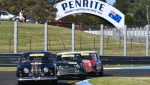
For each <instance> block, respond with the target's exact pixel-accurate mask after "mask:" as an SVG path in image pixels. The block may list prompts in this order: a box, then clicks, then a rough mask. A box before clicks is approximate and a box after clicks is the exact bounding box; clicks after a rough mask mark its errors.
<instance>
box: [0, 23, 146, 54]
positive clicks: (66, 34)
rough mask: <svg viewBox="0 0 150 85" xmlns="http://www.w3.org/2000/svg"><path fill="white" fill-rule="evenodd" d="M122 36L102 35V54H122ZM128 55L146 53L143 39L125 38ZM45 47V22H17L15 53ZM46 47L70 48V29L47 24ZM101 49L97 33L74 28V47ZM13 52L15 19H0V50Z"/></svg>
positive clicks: (78, 48)
mask: <svg viewBox="0 0 150 85" xmlns="http://www.w3.org/2000/svg"><path fill="white" fill-rule="evenodd" d="M123 43H124V42H123V40H118V39H113V38H110V37H105V38H104V49H103V52H104V55H123V52H124V47H123V46H124V44H123ZM127 46H128V47H127V55H130V56H136V55H137V56H145V55H146V51H145V46H146V45H145V42H132V43H131V42H130V41H129V42H127ZM29 50H44V24H28V23H21V22H19V23H18V53H20V52H24V51H29ZM48 50H49V51H51V52H53V53H58V52H63V51H71V50H72V30H71V29H69V28H64V27H58V26H50V25H49V26H48ZM80 50H95V51H98V52H100V36H99V35H93V34H89V33H85V32H82V31H79V30H75V51H80ZM13 52H14V22H7V21H0V53H13Z"/></svg>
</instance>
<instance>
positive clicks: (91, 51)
mask: <svg viewBox="0 0 150 85" xmlns="http://www.w3.org/2000/svg"><path fill="white" fill-rule="evenodd" d="M80 52H81V53H84V52H85V53H98V52H97V51H80Z"/></svg>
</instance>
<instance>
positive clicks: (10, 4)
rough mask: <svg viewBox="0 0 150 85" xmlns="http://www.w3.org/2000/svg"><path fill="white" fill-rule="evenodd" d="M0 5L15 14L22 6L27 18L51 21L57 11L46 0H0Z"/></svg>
mask: <svg viewBox="0 0 150 85" xmlns="http://www.w3.org/2000/svg"><path fill="white" fill-rule="evenodd" d="M0 7H1V8H2V10H5V11H9V12H10V13H12V14H15V15H18V14H19V12H20V10H21V9H22V8H23V9H24V11H25V13H26V15H27V17H28V18H32V19H35V20H37V21H47V20H51V21H53V20H54V17H55V13H56V11H57V10H56V9H55V8H53V5H52V4H51V3H49V2H48V1H46V0H38V1H37V0H0Z"/></svg>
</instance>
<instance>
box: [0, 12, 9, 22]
mask: <svg viewBox="0 0 150 85" xmlns="http://www.w3.org/2000/svg"><path fill="white" fill-rule="evenodd" d="M0 20H9V15H8V13H7V12H5V11H4V12H2V15H1V18H0Z"/></svg>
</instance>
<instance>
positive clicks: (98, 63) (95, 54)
mask: <svg viewBox="0 0 150 85" xmlns="http://www.w3.org/2000/svg"><path fill="white" fill-rule="evenodd" d="M94 56H95V61H96V62H95V63H96V69H97V70H99V71H100V69H101V61H100V59H99V56H98V54H97V53H94Z"/></svg>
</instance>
